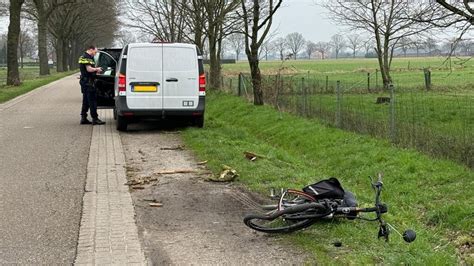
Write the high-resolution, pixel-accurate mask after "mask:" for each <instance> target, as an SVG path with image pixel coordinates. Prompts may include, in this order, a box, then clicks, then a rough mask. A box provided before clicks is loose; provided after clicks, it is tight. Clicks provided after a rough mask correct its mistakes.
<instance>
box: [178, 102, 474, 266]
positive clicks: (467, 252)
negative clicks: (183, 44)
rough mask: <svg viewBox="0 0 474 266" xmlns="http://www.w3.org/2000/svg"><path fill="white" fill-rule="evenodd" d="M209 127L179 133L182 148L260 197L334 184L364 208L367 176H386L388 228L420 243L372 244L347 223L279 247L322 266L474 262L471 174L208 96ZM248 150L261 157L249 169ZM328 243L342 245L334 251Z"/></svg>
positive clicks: (365, 229) (368, 229) (365, 232)
mask: <svg viewBox="0 0 474 266" xmlns="http://www.w3.org/2000/svg"><path fill="white" fill-rule="evenodd" d="M229 110H232V112H229ZM205 123H206V125H205V128H204V129H188V130H186V131H185V132H184V138H185V141H186V143H187V145H188V146H189V147H190V148H191V149H193V150H194V151H195V153H196V155H197V157H198V158H199V159H200V160H208V166H209V168H210V169H211V170H212V171H213V172H214V173H219V171H220V170H221V167H222V164H225V165H229V166H231V167H233V168H234V169H236V170H237V171H238V173H239V174H240V176H239V178H238V181H239V182H240V183H242V184H244V185H245V186H246V187H248V188H250V189H251V190H253V191H256V192H260V193H262V194H264V195H267V194H268V191H269V189H270V188H288V187H290V188H301V187H303V186H304V185H307V184H310V183H312V182H315V181H318V180H320V179H323V178H326V177H330V176H336V177H338V178H339V179H340V180H341V182H342V184H343V186H344V187H345V188H346V189H348V190H351V191H352V192H354V193H355V194H356V196H357V198H358V200H359V203H360V204H362V205H364V206H367V205H370V204H371V203H372V201H373V192H372V191H371V188H370V185H369V179H368V176H369V175H375V174H376V173H377V172H379V171H383V172H384V173H385V179H384V184H385V189H384V192H383V200H384V201H385V202H386V203H387V204H388V206H389V214H388V215H386V219H387V220H388V222H390V223H393V224H395V225H397V226H399V228H401V229H405V228H413V229H414V230H416V231H417V234H418V238H417V240H416V242H414V243H412V244H406V243H405V242H403V240H401V239H400V237H397V236H396V234H393V235H392V240H391V242H389V243H384V242H383V241H381V240H380V241H379V240H377V229H378V228H377V225H376V224H373V223H367V222H363V221H348V220H342V221H326V222H322V223H318V224H315V225H313V226H312V227H311V228H310V229H308V230H305V231H302V232H298V233H294V234H290V235H287V236H286V237H284V238H283V240H284V241H289V242H290V243H293V244H297V245H299V246H301V247H303V248H304V249H306V250H308V251H309V252H310V253H311V254H313V255H314V260H316V262H317V263H318V264H323V265H324V264H356V265H358V264H389V265H394V264H413V265H455V264H462V263H463V262H464V263H467V264H472V263H474V260H473V252H474V251H473V249H472V247H473V243H474V238H473V231H472V230H473V227H472V219H473V215H474V213H473V208H472V206H473V204H474V198H473V197H472V193H470V192H467V191H466V189H467V188H470V187H473V186H474V175H473V172H472V171H470V170H468V169H466V168H465V167H463V166H462V165H459V164H456V163H454V162H452V161H446V160H437V159H432V158H430V157H427V156H425V155H423V154H421V153H419V152H416V151H414V150H410V149H399V148H396V147H394V146H393V145H391V144H390V143H389V142H388V141H384V140H377V139H374V138H371V137H369V136H364V135H358V134H354V133H350V132H346V131H342V130H340V129H336V128H331V127H326V126H324V125H323V124H321V123H319V121H318V120H310V119H305V118H301V117H297V116H294V115H292V114H288V113H280V112H277V111H276V110H275V109H273V108H271V107H269V106H263V107H256V106H253V105H251V104H249V103H247V102H246V101H245V100H244V99H239V98H237V97H234V96H229V95H225V94H221V93H211V94H210V96H209V97H208V105H207V110H206V122H205ZM245 151H250V152H255V153H257V154H261V155H263V156H265V157H266V158H264V159H260V160H257V161H255V162H251V161H249V160H247V159H246V158H245V157H244V155H243V152H245ZM249 230H250V229H249ZM334 241H341V242H342V245H343V246H342V247H340V248H336V247H334V246H333V245H332V243H333V242H334Z"/></svg>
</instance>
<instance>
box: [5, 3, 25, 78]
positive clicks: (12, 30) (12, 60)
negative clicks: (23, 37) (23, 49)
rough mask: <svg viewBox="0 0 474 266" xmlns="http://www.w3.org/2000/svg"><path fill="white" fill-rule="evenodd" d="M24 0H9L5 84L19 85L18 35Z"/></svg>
mask: <svg viewBox="0 0 474 266" xmlns="http://www.w3.org/2000/svg"><path fill="white" fill-rule="evenodd" d="M23 3H24V0H18V1H10V8H9V10H10V24H9V25H8V37H7V38H8V39H7V51H8V53H7V72H8V73H7V85H14V86H18V85H20V83H21V82H20V72H19V70H18V41H19V37H20V22H21V19H20V13H21V6H22V5H23Z"/></svg>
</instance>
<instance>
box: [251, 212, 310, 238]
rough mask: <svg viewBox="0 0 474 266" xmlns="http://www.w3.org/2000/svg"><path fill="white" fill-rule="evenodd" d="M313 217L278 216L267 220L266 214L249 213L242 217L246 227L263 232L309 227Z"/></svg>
mask: <svg viewBox="0 0 474 266" xmlns="http://www.w3.org/2000/svg"><path fill="white" fill-rule="evenodd" d="M314 222H315V219H301V220H299V219H286V218H285V217H283V216H279V217H277V218H275V219H273V220H269V219H268V216H266V215H259V214H249V215H246V216H245V217H244V223H245V225H247V226H248V227H250V228H252V229H254V230H256V231H260V232H264V233H291V232H294V231H298V230H301V229H303V228H306V227H309V226H310V225H312V224H313V223H314Z"/></svg>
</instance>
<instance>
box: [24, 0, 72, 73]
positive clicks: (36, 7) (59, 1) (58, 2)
mask: <svg viewBox="0 0 474 266" xmlns="http://www.w3.org/2000/svg"><path fill="white" fill-rule="evenodd" d="M75 1H77V0H29V1H27V2H26V9H25V10H26V12H28V13H29V15H30V16H31V17H32V18H34V19H35V21H36V22H37V28H38V34H37V35H38V57H39V64H40V75H49V65H48V19H49V18H50V16H51V15H52V13H53V12H54V11H55V10H56V9H57V8H58V7H60V6H62V5H66V4H71V3H74V2H75Z"/></svg>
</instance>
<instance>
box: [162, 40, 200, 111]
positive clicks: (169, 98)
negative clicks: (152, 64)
mask: <svg viewBox="0 0 474 266" xmlns="http://www.w3.org/2000/svg"><path fill="white" fill-rule="evenodd" d="M163 79H164V82H163V93H164V94H163V108H164V109H165V110H177V109H180V110H183V109H196V107H197V105H198V102H199V66H198V58H197V53H196V47H195V46H194V45H190V44H173V43H171V44H164V45H163Z"/></svg>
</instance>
